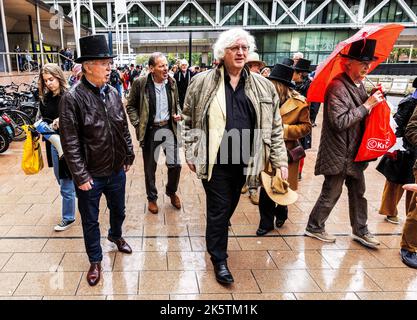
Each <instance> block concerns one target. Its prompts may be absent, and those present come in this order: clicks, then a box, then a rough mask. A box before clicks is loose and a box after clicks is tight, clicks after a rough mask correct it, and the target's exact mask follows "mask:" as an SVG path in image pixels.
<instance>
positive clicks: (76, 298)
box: [42, 296, 106, 301]
mask: <svg viewBox="0 0 417 320" xmlns="http://www.w3.org/2000/svg"><path fill="white" fill-rule="evenodd" d="M42 300H71V301H72V300H106V296H44V297H43V299H42Z"/></svg>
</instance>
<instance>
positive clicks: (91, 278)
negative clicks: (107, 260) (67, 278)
mask: <svg viewBox="0 0 417 320" xmlns="http://www.w3.org/2000/svg"><path fill="white" fill-rule="evenodd" d="M100 274H101V262H97V263H91V265H90V269H89V270H88V272H87V282H88V284H89V285H90V286H95V285H96V284H97V283H99V281H100Z"/></svg>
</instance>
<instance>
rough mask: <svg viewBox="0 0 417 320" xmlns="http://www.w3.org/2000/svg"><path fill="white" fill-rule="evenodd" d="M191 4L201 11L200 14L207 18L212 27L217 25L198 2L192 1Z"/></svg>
mask: <svg viewBox="0 0 417 320" xmlns="http://www.w3.org/2000/svg"><path fill="white" fill-rule="evenodd" d="M191 3H192V4H193V5H194V7H196V8H197V10H198V11H200V13H201V14H202V15H203V17H204V18H206V20H207V21H208V22H210V24H211V25H212V26H214V25H216V23H215V22H214V21H213V19H212V18H211V17H210V15H209V14H208V13H207V12H206V11H205V10H204V9H203V8H202V7H201V6H200V5H199V4H198V2H197V1H195V0H192V1H191Z"/></svg>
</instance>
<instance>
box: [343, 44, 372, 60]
mask: <svg viewBox="0 0 417 320" xmlns="http://www.w3.org/2000/svg"><path fill="white" fill-rule="evenodd" d="M375 47H376V40H374V39H362V40H358V41H355V42H353V43H352V44H351V45H350V48H349V52H348V54H341V56H342V57H345V58H350V59H355V60H358V61H375V60H377V59H378V58H377V57H375V56H374V53H375Z"/></svg>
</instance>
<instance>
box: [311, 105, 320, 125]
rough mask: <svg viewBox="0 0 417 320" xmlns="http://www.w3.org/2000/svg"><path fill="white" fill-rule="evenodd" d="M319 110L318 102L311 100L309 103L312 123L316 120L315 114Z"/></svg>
mask: <svg viewBox="0 0 417 320" xmlns="http://www.w3.org/2000/svg"><path fill="white" fill-rule="evenodd" d="M319 110H320V102H311V103H310V120H311V122H312V123H315V122H316V118H317V115H318V114H319Z"/></svg>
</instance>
